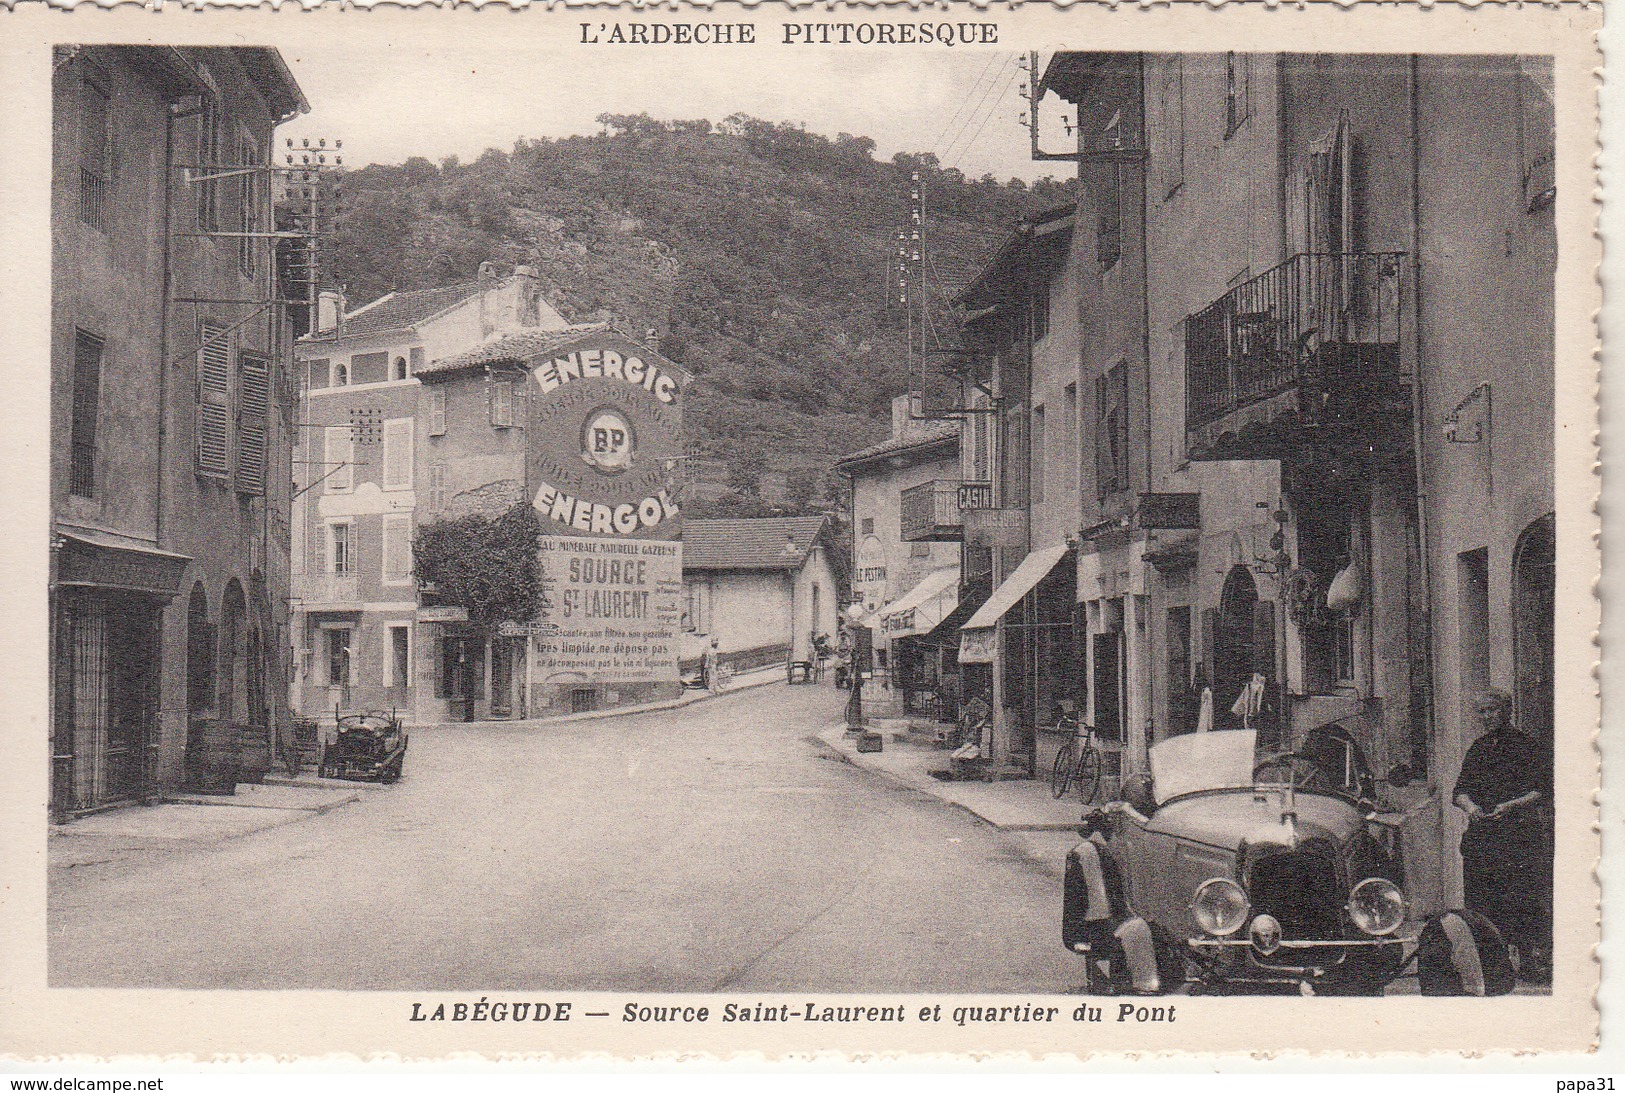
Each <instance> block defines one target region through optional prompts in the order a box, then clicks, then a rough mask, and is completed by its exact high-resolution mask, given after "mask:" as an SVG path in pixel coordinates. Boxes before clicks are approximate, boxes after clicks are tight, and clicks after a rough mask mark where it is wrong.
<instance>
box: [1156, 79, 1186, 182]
mask: <svg viewBox="0 0 1625 1093" xmlns="http://www.w3.org/2000/svg"><path fill="white" fill-rule="evenodd" d="M1171 65H1172V67H1171V68H1170V69H1169V71H1168V72H1167V73H1166V74H1165V75H1164V76H1163V81H1162V104H1161V105H1162V124H1161V125H1158V126H1157V127H1156V128H1155V133H1156V140H1157V146H1156V147H1155V148H1154V149H1153V150H1152V153H1151V157H1152V160H1153V164H1154V166H1155V167H1156V171H1157V179H1158V182H1159V184H1160V186H1161V188H1162V196H1163V199H1164V200H1166V199H1167V198H1169V197H1172V196H1173V192H1174V191H1175V190H1177V189H1179V187H1180V186H1181V185H1182V184H1183V183H1184V181H1185V60H1184V58H1183V57H1181V56H1180V55H1178V54H1175V55H1174V57H1173V58H1172V61H1171Z"/></svg>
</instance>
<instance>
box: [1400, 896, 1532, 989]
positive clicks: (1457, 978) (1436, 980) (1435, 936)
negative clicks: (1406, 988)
mask: <svg viewBox="0 0 1625 1093" xmlns="http://www.w3.org/2000/svg"><path fill="white" fill-rule="evenodd" d="M1416 948H1417V952H1416V978H1417V982H1418V984H1419V985H1420V987H1421V991H1422V993H1423V994H1438V995H1474V996H1483V997H1490V996H1494V995H1500V994H1507V993H1509V992H1510V991H1511V990H1512V987H1513V984H1514V983H1515V982H1516V976H1515V975H1514V973H1513V970H1512V959H1511V956H1510V955H1509V953H1508V951H1507V944H1506V942H1505V941H1504V940H1502V938H1501V931H1500V930H1498V929H1496V928H1495V924H1494V923H1493V922H1491V921H1490V920H1489V919H1487V918H1485V917H1484V916H1483V915H1481V914H1479V913H1478V912H1476V911H1459V910H1458V911H1445V912H1444V913H1443V914H1439V915H1435V916H1433V917H1432V918H1430V919H1428V921H1427V924H1426V925H1425V926H1423V927H1422V933H1421V934H1420V935H1419V936H1418V937H1417V939H1416Z"/></svg>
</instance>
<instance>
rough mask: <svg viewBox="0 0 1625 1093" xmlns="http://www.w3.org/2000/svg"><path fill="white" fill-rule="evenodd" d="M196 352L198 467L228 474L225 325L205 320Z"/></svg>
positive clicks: (228, 354)
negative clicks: (200, 342)
mask: <svg viewBox="0 0 1625 1093" xmlns="http://www.w3.org/2000/svg"><path fill="white" fill-rule="evenodd" d="M200 334H201V341H202V344H201V345H200V346H199V347H198V354H197V358H198V361H197V469H198V473H200V474H207V475H213V476H216V477H220V478H224V477H225V476H226V475H228V474H230V473H231V345H230V341H229V339H228V337H227V333H226V328H225V327H224V326H221V325H220V324H218V323H211V322H204V323H203V324H202V325H201V327H200Z"/></svg>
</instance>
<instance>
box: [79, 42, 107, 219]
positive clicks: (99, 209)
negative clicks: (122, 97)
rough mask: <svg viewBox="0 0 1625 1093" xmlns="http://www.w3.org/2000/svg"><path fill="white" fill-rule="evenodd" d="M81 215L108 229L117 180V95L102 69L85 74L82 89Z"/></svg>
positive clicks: (80, 127)
mask: <svg viewBox="0 0 1625 1093" xmlns="http://www.w3.org/2000/svg"><path fill="white" fill-rule="evenodd" d="M79 95H80V99H79V219H80V220H82V221H84V222H85V223H86V224H88V225H90V226H91V227H92V228H95V229H96V230H97V231H106V230H107V205H108V198H109V192H110V191H111V189H112V184H113V140H112V125H111V117H112V112H113V97H112V95H111V94H110V93H109V92H108V90H107V84H106V80H105V78H104V77H103V76H102V75H101V74H100V73H90V72H87V73H86V74H85V78H84V82H83V83H82V84H81V85H80V89H79Z"/></svg>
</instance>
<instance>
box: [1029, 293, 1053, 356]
mask: <svg viewBox="0 0 1625 1093" xmlns="http://www.w3.org/2000/svg"><path fill="white" fill-rule="evenodd" d="M1031 307H1032V327H1033V341H1035V342H1041V341H1043V340H1044V339H1045V338H1047V337H1049V282H1047V281H1046V282H1044V283H1043V284H1041V285H1039V286H1038V287H1037V288H1036V289H1034V290H1033V298H1032V300H1031Z"/></svg>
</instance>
